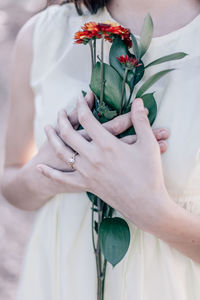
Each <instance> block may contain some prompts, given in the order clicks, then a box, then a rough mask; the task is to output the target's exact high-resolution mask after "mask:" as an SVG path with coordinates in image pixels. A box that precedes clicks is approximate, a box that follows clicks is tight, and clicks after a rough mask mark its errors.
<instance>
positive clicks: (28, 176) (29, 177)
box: [2, 160, 55, 210]
mask: <svg viewBox="0 0 200 300" xmlns="http://www.w3.org/2000/svg"><path fill="white" fill-rule="evenodd" d="M35 164H36V163H35V162H34V160H32V161H30V162H28V163H27V164H26V165H25V166H23V167H21V168H7V169H6V170H5V172H4V175H3V177H2V193H3V195H4V197H5V198H6V199H7V201H8V202H10V203H11V204H12V205H14V206H16V207H18V208H20V209H24V210H36V209H38V208H40V207H41V206H43V205H44V204H45V203H46V202H47V201H48V200H49V199H50V198H51V197H53V196H54V195H55V194H54V191H53V187H52V188H51V185H50V184H49V179H48V178H45V177H44V176H42V175H41V174H40V173H39V172H38V171H37V170H36V167H35Z"/></svg>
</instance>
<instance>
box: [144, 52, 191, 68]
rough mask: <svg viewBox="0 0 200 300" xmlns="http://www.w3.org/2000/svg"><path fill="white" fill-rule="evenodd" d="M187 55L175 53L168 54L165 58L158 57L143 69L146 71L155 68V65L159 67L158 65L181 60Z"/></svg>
mask: <svg viewBox="0 0 200 300" xmlns="http://www.w3.org/2000/svg"><path fill="white" fill-rule="evenodd" d="M187 55H188V54H186V53H184V52H177V53H173V54H170V55H166V56H163V57H160V58H158V59H156V60H154V61H152V62H151V63H150V64H148V65H147V66H146V67H145V69H147V68H149V67H152V66H155V65H159V64H162V63H165V62H167V61H172V60H178V59H182V58H184V57H185V56H187Z"/></svg>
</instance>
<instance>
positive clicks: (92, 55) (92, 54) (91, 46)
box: [89, 40, 94, 70]
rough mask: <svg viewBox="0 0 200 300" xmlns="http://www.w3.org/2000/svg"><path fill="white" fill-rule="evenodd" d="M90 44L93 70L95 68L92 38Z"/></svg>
mask: <svg viewBox="0 0 200 300" xmlns="http://www.w3.org/2000/svg"><path fill="white" fill-rule="evenodd" d="M89 46H90V52H91V60H92V70H93V68H94V51H93V45H92V40H91V41H90V42H89Z"/></svg>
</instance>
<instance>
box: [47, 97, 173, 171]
mask: <svg viewBox="0 0 200 300" xmlns="http://www.w3.org/2000/svg"><path fill="white" fill-rule="evenodd" d="M85 100H86V102H87V104H88V106H89V107H90V109H91V108H92V107H93V103H94V95H93V93H92V92H89V93H88V94H87V95H86V97H85ZM145 112H146V114H148V110H147V109H145ZM66 117H67V116H66V112H65V110H61V111H60V112H59V113H58V121H57V129H54V128H53V127H52V126H46V127H45V132H46V135H47V138H48V142H47V143H46V146H45V149H44V153H45V154H46V153H48V152H49V151H51V152H52V151H53V149H54V151H55V153H54V155H53V157H52V155H50V160H49V161H46V162H44V163H46V164H47V165H49V166H51V167H53V168H54V169H57V170H62V171H65V172H66V171H67V172H69V171H71V167H69V166H68V165H67V162H68V160H69V159H70V157H72V156H73V153H74V152H73V151H72V149H70V147H67V145H66V144H63V142H62V141H61V140H60V139H58V135H59V136H60V137H61V139H62V140H63V141H65V132H66V130H67V129H66ZM68 119H69V121H70V123H71V126H72V127H73V128H74V129H77V128H78V126H79V121H78V110H77V108H76V109H75V110H74V111H73V112H72V113H71V114H69V115H68ZM131 126H132V122H131V113H127V114H125V115H122V116H119V117H116V118H115V119H113V120H112V121H109V122H107V123H105V124H103V127H104V128H105V129H106V130H108V131H109V132H110V133H112V134H113V135H115V136H118V135H119V134H121V133H123V132H124V131H126V130H127V129H128V128H129V127H131ZM78 132H79V134H80V135H81V136H83V137H84V138H85V139H86V140H88V141H91V139H90V137H89V136H88V134H87V132H86V131H85V130H80V131H78ZM153 133H154V135H155V137H156V139H157V141H158V144H159V146H160V151H161V153H164V152H166V151H167V142H166V140H167V139H168V137H169V132H168V130H167V129H164V128H163V129H162V128H158V129H153ZM136 140H137V138H136V135H130V136H127V137H124V138H122V139H121V141H123V142H125V143H127V144H133V143H135V142H136ZM48 148H49V149H48ZM46 157H48V155H46Z"/></svg>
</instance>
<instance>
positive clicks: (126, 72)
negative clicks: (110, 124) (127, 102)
mask: <svg viewBox="0 0 200 300" xmlns="http://www.w3.org/2000/svg"><path fill="white" fill-rule="evenodd" d="M128 71H129V69H128V68H126V69H125V73H124V78H123V83H122V98H121V107H120V115H121V114H122V110H123V106H124V95H125V88H126V80H127V76H128Z"/></svg>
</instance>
